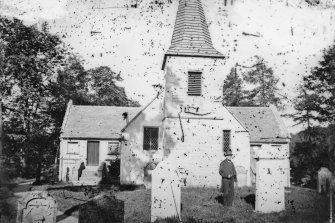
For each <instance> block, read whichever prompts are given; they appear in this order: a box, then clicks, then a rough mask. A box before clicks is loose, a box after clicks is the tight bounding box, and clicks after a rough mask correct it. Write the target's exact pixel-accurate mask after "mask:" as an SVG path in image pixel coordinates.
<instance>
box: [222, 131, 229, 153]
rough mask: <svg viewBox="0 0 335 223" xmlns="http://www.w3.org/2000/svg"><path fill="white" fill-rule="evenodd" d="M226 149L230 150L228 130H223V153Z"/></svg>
mask: <svg viewBox="0 0 335 223" xmlns="http://www.w3.org/2000/svg"><path fill="white" fill-rule="evenodd" d="M228 150H231V144H230V130H223V152H224V154H225V153H226V152H227V151H228Z"/></svg>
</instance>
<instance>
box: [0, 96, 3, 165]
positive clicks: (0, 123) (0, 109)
mask: <svg viewBox="0 0 335 223" xmlns="http://www.w3.org/2000/svg"><path fill="white" fill-rule="evenodd" d="M2 135H3V134H2V93H1V92H0V166H1V165H2V154H3V136H2Z"/></svg>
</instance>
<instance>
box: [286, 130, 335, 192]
mask: <svg viewBox="0 0 335 223" xmlns="http://www.w3.org/2000/svg"><path fill="white" fill-rule="evenodd" d="M333 130H334V126H328V127H327V128H324V127H320V126H315V127H311V128H310V130H309V131H308V132H307V130H303V131H301V132H299V133H298V134H296V135H294V136H293V137H292V140H291V144H290V161H291V169H292V178H293V183H295V184H297V185H302V184H303V185H305V186H307V187H312V188H315V187H316V183H317V171H318V170H319V169H320V168H321V167H327V168H329V167H330V165H331V162H330V157H329V149H330V148H329V144H328V143H327V139H328V136H329V135H331V134H332V131H333Z"/></svg>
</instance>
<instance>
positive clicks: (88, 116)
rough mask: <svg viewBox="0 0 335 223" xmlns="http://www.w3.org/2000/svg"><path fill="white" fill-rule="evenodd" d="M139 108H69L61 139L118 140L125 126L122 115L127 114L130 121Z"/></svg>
mask: <svg viewBox="0 0 335 223" xmlns="http://www.w3.org/2000/svg"><path fill="white" fill-rule="evenodd" d="M140 110H141V108H140V107H117V106H78V105H73V106H71V107H70V110H69V114H68V118H67V121H66V123H65V125H64V128H63V129H62V134H61V137H63V138H97V139H101V138H118V137H119V134H120V133H121V129H122V128H123V127H124V126H125V125H126V124H127V123H126V120H124V119H123V117H122V114H123V113H124V112H128V116H129V120H131V119H132V118H133V117H134V116H135V115H136V114H137V113H138V112H139V111H140Z"/></svg>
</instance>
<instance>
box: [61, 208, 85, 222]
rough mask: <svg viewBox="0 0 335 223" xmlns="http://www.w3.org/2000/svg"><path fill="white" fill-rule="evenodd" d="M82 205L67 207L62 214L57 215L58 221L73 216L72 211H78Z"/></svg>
mask: <svg viewBox="0 0 335 223" xmlns="http://www.w3.org/2000/svg"><path fill="white" fill-rule="evenodd" d="M79 207H80V204H77V205H75V206H73V207H71V208H69V209H67V210H66V211H65V212H64V213H63V214H62V215H58V216H57V217H56V222H59V221H62V220H64V219H66V218H68V217H69V216H72V213H73V212H75V211H78V210H79Z"/></svg>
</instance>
